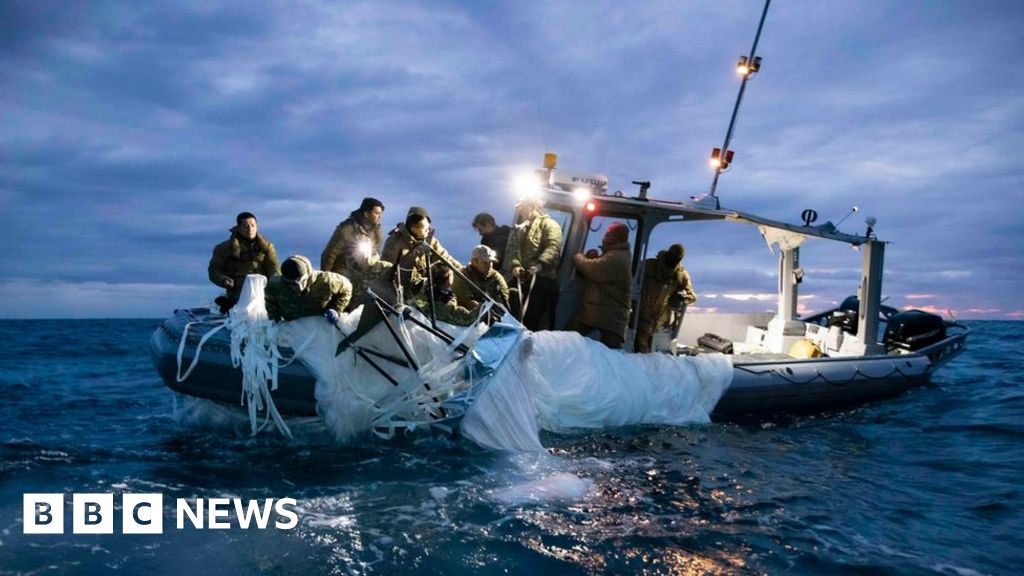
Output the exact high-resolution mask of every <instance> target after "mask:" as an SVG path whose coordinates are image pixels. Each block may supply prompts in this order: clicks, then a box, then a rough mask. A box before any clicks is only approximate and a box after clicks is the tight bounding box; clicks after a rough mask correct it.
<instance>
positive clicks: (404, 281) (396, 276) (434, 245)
mask: <svg viewBox="0 0 1024 576" xmlns="http://www.w3.org/2000/svg"><path fill="white" fill-rule="evenodd" d="M438 256H440V257H441V259H444V260H445V261H447V262H448V264H449V265H450V266H452V267H454V268H461V267H462V264H461V263H459V261H458V260H456V259H455V258H452V257H451V256H450V255H449V254H448V251H447V250H445V249H444V246H442V245H441V243H440V242H439V241H438V240H437V238H434V232H433V230H431V228H430V213H428V212H427V210H426V209H425V208H420V207H418V206H413V207H412V208H409V212H408V213H407V214H406V217H405V222H404V223H403V224H399V225H398V226H396V227H395V229H394V230H392V231H391V233H390V234H388V239H387V240H386V241H385V242H384V250H383V252H382V253H381V259H382V260H384V261H385V262H389V263H391V264H392V267H391V269H390V271H389V272H388V273H386V274H384V275H383V276H381V277H379V278H378V279H377V280H376V281H374V282H373V284H372V286H371V287H370V288H371V290H372V292H373V295H370V294H367V295H365V296H363V297H362V302H361V303H362V305H363V312H362V315H360V317H359V325H358V326H357V327H356V329H355V331H353V332H352V333H351V334H349V335H348V336H347V337H346V338H345V339H344V340H343V341H342V342H341V344H339V345H338V350H337V353H338V354H340V353H341V352H343V351H344V350H346V349H347V348H348V347H349V346H351V345H352V344H354V343H356V342H358V341H359V339H360V338H362V337H363V336H364V335H365V334H366V333H367V332H369V331H370V330H372V329H373V328H374V327H375V326H377V324H379V323H380V322H381V320H383V316H382V315H381V311H380V308H379V307H378V302H377V301H376V298H380V299H381V300H383V301H384V302H385V303H387V304H389V305H391V306H397V305H399V304H402V303H405V302H409V303H412V302H413V300H414V299H415V298H416V296H418V295H419V294H420V292H421V291H422V290H424V288H425V286H426V285H427V284H428V282H427V274H428V269H427V262H428V259H429V261H431V262H437V261H438V260H439V259H438Z"/></svg>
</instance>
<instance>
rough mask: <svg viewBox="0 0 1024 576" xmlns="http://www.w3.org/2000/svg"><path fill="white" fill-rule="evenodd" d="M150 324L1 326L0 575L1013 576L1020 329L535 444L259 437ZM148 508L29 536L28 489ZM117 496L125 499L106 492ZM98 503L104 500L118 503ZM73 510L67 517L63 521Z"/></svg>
mask: <svg viewBox="0 0 1024 576" xmlns="http://www.w3.org/2000/svg"><path fill="white" fill-rule="evenodd" d="M158 324H159V320H108V321H0V337H2V338H3V342H4V343H5V346H4V352H3V354H2V355H0V574H17V573H26V574H29V573H30V574H51V573H52V574H99V573H129V574H134V573H146V574H169V573H173V574H193V573H256V572H259V573H271V574H392V573H400V574H522V573H530V574H595V573H597V574H632V573H636V574H765V573H767V574H874V573H886V574H957V575H972V574H1019V573H1021V571H1022V568H1021V566H1022V565H1024V535H1022V533H1021V527H1022V526H1024V379H1022V376H1021V374H1022V373H1024V351H1022V349H1021V347H1020V342H1021V341H1022V339H1024V323H1020V322H971V323H969V324H970V325H971V327H972V329H973V330H974V333H973V334H972V336H971V339H970V341H969V347H968V350H967V351H966V352H965V353H964V354H963V355H962V356H960V357H959V358H958V359H956V360H955V361H954V362H953V363H952V364H950V365H948V366H946V367H945V368H944V369H943V370H941V371H940V372H939V373H938V375H937V376H936V378H935V379H934V380H933V383H932V384H931V385H930V386H928V387H924V388H919V389H916V390H913V391H911V392H909V393H907V394H905V395H903V396H900V397H898V398H895V399H891V400H887V401H884V402H879V403H875V404H870V405H866V406H862V407H859V408H856V409H853V410H849V411H843V412H835V413H829V414H820V415H815V416H808V417H799V418H794V417H781V418H778V419H775V420H773V421H767V422H766V421H750V422H740V423H714V424H710V425H706V426H693V427H684V428H675V427H634V428H628V429H614V430H605V431H600V432H593V433H587V434H577V435H571V436H553V435H547V436H544V437H543V438H542V440H543V442H544V444H545V446H548V447H549V448H550V450H549V452H550V453H549V454H547V455H540V456H538V455H530V456H523V455H520V456H512V455H507V454H497V453H491V452H486V451H483V450H480V449H478V448H475V447H474V446H471V445H468V444H467V443H466V442H459V441H451V440H447V439H444V438H422V439H418V440H405V441H399V442H391V443H378V444H372V445H367V446H358V447H353V446H337V445H335V444H334V443H333V442H332V441H331V440H330V439H329V437H328V435H327V434H326V433H325V432H324V431H323V430H322V427H321V426H320V425H319V424H318V423H317V422H316V421H315V420H308V421H304V422H298V423H296V427H297V428H298V430H299V432H300V434H299V437H300V439H299V440H295V441H287V440H283V439H281V438H280V437H277V436H275V435H274V434H263V435H261V436H259V437H256V438H251V437H249V436H248V435H247V433H246V431H245V427H244V426H243V425H241V424H240V422H239V421H238V420H235V419H233V418H231V417H230V414H229V413H227V412H219V411H216V410H210V409H209V408H208V407H205V406H202V405H196V404H195V403H190V402H187V401H183V400H182V399H180V398H175V396H174V394H172V393H171V392H170V391H169V390H168V389H167V388H166V387H165V386H164V385H163V383H162V382H161V381H160V379H159V377H158V376H157V375H156V373H155V371H154V370H153V368H152V366H151V364H150V360H149V357H148V338H149V335H150V334H151V333H152V331H153V330H154V329H155V328H156V326H157V325H158ZM37 492H46V493H63V494H65V497H66V500H67V501H68V502H70V498H71V496H70V495H71V494H72V493H115V494H121V493H126V492H127V493H137V492H143V493H162V494H163V495H164V507H165V515H164V522H165V530H164V533H163V534H161V535H123V534H120V533H119V527H120V520H118V521H117V522H115V527H116V528H117V530H116V532H115V534H113V535H73V534H70V525H71V524H70V519H68V521H67V526H68V530H67V532H69V533H67V534H64V535H26V534H23V533H22V495H23V494H25V493H37ZM214 497H229V498H232V497H237V498H243V499H250V498H253V499H257V498H258V499H262V498H284V497H292V498H295V499H296V500H297V501H298V505H297V507H296V508H297V510H298V512H299V516H300V522H299V525H298V527H297V528H295V529H294V530H279V529H274V528H269V529H266V530H257V529H249V530H242V529H240V528H238V527H234V528H232V529H228V530H201V531H200V530H196V529H192V528H186V529H182V530H178V529H176V528H175V515H174V504H173V503H174V500H175V499H176V498H187V499H194V498H214ZM117 498H118V499H119V498H120V497H119V496H118V497H117ZM115 501H118V500H117V499H115ZM66 514H67V515H68V516H69V517H70V514H71V507H70V505H68V506H67V507H66Z"/></svg>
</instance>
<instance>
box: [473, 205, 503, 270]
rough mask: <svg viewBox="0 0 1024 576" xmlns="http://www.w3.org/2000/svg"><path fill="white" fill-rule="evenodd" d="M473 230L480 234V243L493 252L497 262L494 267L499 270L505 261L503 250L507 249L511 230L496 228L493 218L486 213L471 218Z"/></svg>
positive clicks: (496, 224) (501, 227)
mask: <svg viewBox="0 0 1024 576" xmlns="http://www.w3.org/2000/svg"><path fill="white" fill-rule="evenodd" d="M473 229H474V230H476V231H477V233H479V234H480V243H481V244H483V245H484V246H487V247H489V248H491V249H492V250H494V252H495V253H496V257H497V260H495V264H494V267H495V268H497V269H498V270H501V263H502V262H504V261H505V249H506V248H507V247H508V237H509V234H511V233H512V228H510V227H508V226H498V223H497V222H495V221H494V216H492V215H490V214H488V213H487V212H481V213H479V214H477V215H476V216H475V217H474V218H473Z"/></svg>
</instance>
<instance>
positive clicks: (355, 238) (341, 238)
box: [320, 198, 392, 309]
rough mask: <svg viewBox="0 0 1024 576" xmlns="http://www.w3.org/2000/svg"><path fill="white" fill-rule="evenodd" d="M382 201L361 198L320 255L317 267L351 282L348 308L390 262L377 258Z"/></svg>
mask: <svg viewBox="0 0 1024 576" xmlns="http://www.w3.org/2000/svg"><path fill="white" fill-rule="evenodd" d="M383 214H384V204H383V203H381V201H380V200H377V199H376V198H363V202H362V204H360V205H359V209H358V210H355V211H353V212H352V213H351V214H349V217H348V218H347V219H346V220H345V221H343V222H342V223H340V224H338V227H337V228H335V229H334V234H333V235H331V239H330V240H329V241H328V242H327V246H326V247H325V248H324V251H323V253H322V254H321V255H320V269H321V270H324V271H327V272H336V273H338V274H344V275H345V277H346V278H348V279H349V280H350V281H351V282H352V294H353V295H354V297H353V298H352V301H351V302H350V303H349V308H350V309H351V308H355V307H356V306H357V305H358V304H359V303H360V302H361V301H362V298H361V297H362V295H363V294H365V292H366V289H367V288H368V287H369V286H370V285H371V284H373V282H374V280H376V279H377V278H380V277H382V276H384V275H385V274H387V272H388V271H389V270H390V269H391V266H392V263H391V262H387V261H384V260H381V258H380V249H381V244H383V242H384V234H383V232H381V229H380V221H381V217H382V215H383Z"/></svg>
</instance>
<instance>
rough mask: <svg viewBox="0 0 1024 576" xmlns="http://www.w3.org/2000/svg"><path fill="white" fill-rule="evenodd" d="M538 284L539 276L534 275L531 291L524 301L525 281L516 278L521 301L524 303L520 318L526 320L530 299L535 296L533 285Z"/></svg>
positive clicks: (531, 281)
mask: <svg viewBox="0 0 1024 576" xmlns="http://www.w3.org/2000/svg"><path fill="white" fill-rule="evenodd" d="M536 283H537V275H536V274H534V275H533V276H531V277H530V291H529V292H527V293H526V299H525V300H523V280H522V278H519V277H518V276H516V285H517V287H518V288H519V300H520V301H521V302H522V303H523V306H522V308H520V310H519V317H520V318H523V319H524V320H525V319H526V309H527V308H529V307H530V297H531V296H533V285H534V284H536Z"/></svg>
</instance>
